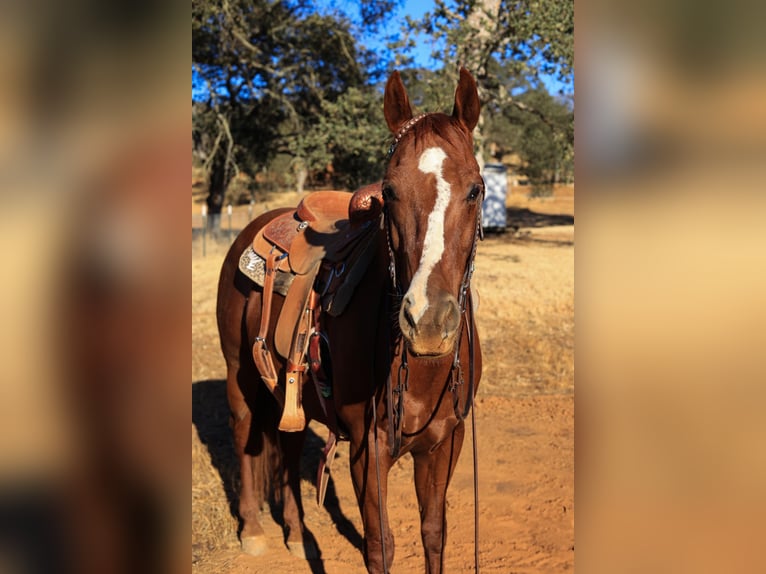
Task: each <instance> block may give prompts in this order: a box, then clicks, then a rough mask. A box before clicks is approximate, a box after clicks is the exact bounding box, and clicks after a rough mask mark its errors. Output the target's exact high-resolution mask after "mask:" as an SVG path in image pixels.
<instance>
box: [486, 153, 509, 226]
mask: <svg viewBox="0 0 766 574" xmlns="http://www.w3.org/2000/svg"><path fill="white" fill-rule="evenodd" d="M507 172H508V170H507V168H506V167H505V166H504V165H503V164H501V163H487V164H484V173H483V177H484V205H483V206H482V210H481V225H482V227H483V228H484V229H489V230H492V231H505V227H506V225H507V220H506V215H507V213H506V209H505V197H506V195H507V193H508V175H507Z"/></svg>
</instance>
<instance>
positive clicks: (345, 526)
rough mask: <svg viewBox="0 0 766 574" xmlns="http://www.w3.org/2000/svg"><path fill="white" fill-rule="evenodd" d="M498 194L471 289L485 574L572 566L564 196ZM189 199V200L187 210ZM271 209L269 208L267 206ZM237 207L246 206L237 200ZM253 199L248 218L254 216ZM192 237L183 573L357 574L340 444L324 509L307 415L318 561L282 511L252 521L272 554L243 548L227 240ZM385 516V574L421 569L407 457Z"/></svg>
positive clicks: (451, 498)
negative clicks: (290, 537)
mask: <svg viewBox="0 0 766 574" xmlns="http://www.w3.org/2000/svg"><path fill="white" fill-rule="evenodd" d="M525 192H526V190H525V189H523V188H522V189H514V190H511V193H510V194H509V197H508V203H507V205H508V214H509V229H510V231H508V232H506V233H504V234H499V235H488V236H487V238H486V239H485V241H484V242H483V243H482V244H481V245H480V246H479V250H478V254H477V260H476V274H475V276H474V277H475V284H476V286H477V287H478V290H479V293H480V297H481V299H480V307H479V312H478V323H479V332H480V335H481V342H482V349H483V353H484V370H483V374H482V379H481V386H480V387H479V391H478V396H477V403H476V420H477V439H478V451H479V485H480V488H479V516H480V518H479V529H480V544H479V550H480V561H481V568H482V571H483V572H485V573H493V572H494V573H514V572H518V573H532V572H560V571H564V570H572V569H573V568H574V202H573V199H574V197H573V196H574V193H573V190H572V189H571V188H560V189H557V190H556V194H555V196H554V197H553V198H547V199H532V200H530V199H527V197H526V194H525ZM195 204H196V209H198V205H199V204H198V203H196V202H193V206H194V205H195ZM269 207H274V205H269ZM236 209H237V210H238V211H239V212H242V211H243V210H245V209H247V208H246V206H243V207H242V208H236ZM262 209H263V207H262V206H256V211H255V213H256V215H257V214H258V213H260V211H262ZM199 243H200V241H199V239H197V240H195V241H194V242H193V244H192V280H193V300H192V316H193V330H192V349H193V354H192V357H193V359H192V361H193V362H192V401H193V413H192V422H193V424H192V569H193V571H194V572H195V573H199V574H203V573H205V574H207V573H231V574H238V573H245V572H269V573H270V574H279V573H291V574H292V573H298V572H313V573H316V572H327V573H330V574H333V573H346V572H364V571H365V570H364V564H363V559H362V555H361V550H360V549H361V545H362V535H363V533H362V528H361V521H360V519H359V515H358V511H357V508H356V502H355V500H354V495H353V489H352V486H351V480H350V476H349V472H348V445H347V444H345V443H344V444H341V446H340V447H339V449H338V453H339V454H338V457H337V459H336V460H335V462H334V463H333V475H332V479H331V482H330V486H329V489H328V495H327V499H326V501H325V505H324V507H322V508H318V507H317V505H316V503H315V496H316V490H315V487H314V484H313V482H314V476H315V472H316V465H317V460H318V453H319V449H320V448H321V446H322V445H323V443H324V438H325V437H326V430H325V429H324V428H323V427H322V426H321V425H318V424H316V423H312V425H311V427H310V432H309V438H308V440H307V444H306V448H305V449H304V470H303V477H304V480H303V483H302V493H303V500H304V506H305V510H306V520H305V522H306V525H307V527H308V528H309V529H310V530H311V532H312V533H313V535H314V536H315V537H316V540H317V542H318V545H319V548H320V551H321V559H320V560H316V561H311V562H307V561H304V560H300V559H298V558H295V557H293V556H291V555H290V554H289V553H288V551H287V549H286V548H285V545H284V542H283V533H282V529H281V526H280V525H279V520H278V519H275V517H278V514H277V511H278V509H271V508H269V507H266V508H265V509H264V511H263V513H262V524H263V526H264V529H265V531H266V535H267V536H268V537H269V544H270V549H269V551H268V552H267V553H266V554H265V555H263V556H260V557H252V556H248V555H245V554H242V553H241V552H240V551H239V542H238V540H237V534H236V532H237V520H236V518H235V517H234V515H233V514H232V508H233V506H232V503H233V501H234V499H235V494H234V492H233V486H232V485H233V484H234V476H235V475H236V471H237V468H236V460H235V459H234V455H233V449H232V446H231V439H230V436H229V429H228V411H227V406H226V395H225V383H224V377H225V365H224V362H223V358H222V356H221V353H220V349H219V347H218V339H217V332H216V328H215V292H216V283H217V275H218V272H219V269H220V264H221V261H222V258H223V255H224V254H225V245H224V244H217V243H215V242H212V241H209V242H208V244H207V245H206V255H205V256H204V257H203V256H202V254H201V246H200V244H199ZM470 444H471V443H470V431H469V433H468V434H467V436H466V442H465V444H464V448H463V453H462V455H461V458H460V461H459V463H458V466H457V469H456V471H455V475H454V477H453V480H452V484H451V486H450V489H449V492H448V512H447V521H448V539H447V549H446V569H447V571H448V572H470V571H473V529H474V524H473V488H472V484H473V483H472V465H471V448H470ZM388 510H389V516H390V522H391V527H392V529H393V532H394V536H395V541H396V554H395V560H394V568H393V569H392V572H418V571H422V569H423V551H422V547H421V542H420V534H419V519H418V512H417V501H416V497H415V490H414V486H413V469H412V459H411V458H410V457H409V456H406V457H404V458H403V459H401V460H400V461H399V462H398V463H397V464H396V466H395V467H394V468H393V469H392V471H391V475H390V478H389V503H388Z"/></svg>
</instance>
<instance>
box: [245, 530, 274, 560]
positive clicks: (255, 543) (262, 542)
mask: <svg viewBox="0 0 766 574" xmlns="http://www.w3.org/2000/svg"><path fill="white" fill-rule="evenodd" d="M268 549H269V545H268V543H267V542H266V537H265V536H263V535H261V536H248V537H247V538H243V539H242V552H244V553H245V554H250V556H260V555H261V554H264V553H265V552H266V550H268Z"/></svg>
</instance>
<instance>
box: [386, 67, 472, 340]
mask: <svg viewBox="0 0 766 574" xmlns="http://www.w3.org/2000/svg"><path fill="white" fill-rule="evenodd" d="M479 110H480V105H479V95H478V93H477V91H476V82H475V81H474V79H473V77H472V76H471V74H469V73H468V72H467V71H466V70H465V69H461V70H460V82H459V83H458V86H457V91H456V92H455V105H454V108H453V110H452V115H446V114H440V113H435V114H426V115H422V116H417V117H414V118H413V116H412V110H411V108H410V103H409V99H408V97H407V92H406V91H405V89H404V85H403V84H402V80H401V78H400V77H399V73H398V72H394V73H393V75H392V76H391V77H390V78H389V80H388V83H387V84H386V93H385V100H384V114H385V117H386V122H387V123H388V127H389V129H390V130H391V132H392V133H393V134H394V143H393V144H392V147H391V153H390V161H389V163H388V168H387V170H386V174H385V178H384V180H383V198H384V202H385V208H386V217H387V219H388V221H387V227H388V235H389V245H390V249H391V252H392V255H393V258H394V261H395V277H396V279H397V281H398V283H399V286H400V287H401V289H402V292H403V293H404V296H403V299H402V303H401V308H400V311H399V326H400V328H401V331H402V334H403V335H404V337H405V339H406V340H407V342H408V344H409V347H410V350H411V351H412V352H413V353H415V354H418V355H442V354H445V353H449V352H451V351H452V350H453V349H454V345H455V340H456V338H457V334H458V332H459V329H458V327H459V326H460V321H461V317H460V303H459V301H461V299H462V298H461V295H460V291H461V286H463V282H464V281H467V278H468V273H467V267H468V266H469V265H471V261H470V259H471V256H472V253H473V249H474V243H475V240H476V235H477V221H478V220H477V218H478V217H479V212H480V203H481V198H482V197H483V191H484V182H483V181H482V178H481V174H480V173H479V166H478V164H477V163H476V159H475V158H474V154H473V136H472V132H473V128H474V127H475V126H476V123H477V121H478V120H479ZM461 302H462V301H461Z"/></svg>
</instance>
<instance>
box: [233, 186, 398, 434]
mask: <svg viewBox="0 0 766 574" xmlns="http://www.w3.org/2000/svg"><path fill="white" fill-rule="evenodd" d="M382 207H383V199H382V195H381V187H380V184H379V183H376V184H371V185H368V186H365V187H362V188H360V189H358V190H357V191H355V192H354V193H353V194H351V193H348V192H342V191H317V192H314V193H311V194H309V195H308V196H306V197H305V198H304V199H303V200H302V201H301V202H300V204H299V205H298V207H297V208H296V209H295V210H294V211H290V212H287V213H284V214H282V215H279V216H277V217H276V218H274V219H273V220H271V221H270V222H269V223H267V224H266V225H265V226H264V227H263V228H262V229H261V230H260V231H259V232H258V234H257V235H256V236H255V239H254V240H253V243H252V245H251V246H249V247H248V248H247V249H246V250H245V252H244V253H243V254H242V256H241V257H240V262H239V268H240V270H241V271H242V272H243V273H244V274H245V275H247V276H248V277H250V278H251V279H253V280H254V281H255V282H256V283H257V284H259V285H261V286H262V287H263V296H262V309H261V323H260V330H259V333H258V336H257V337H256V338H255V342H254V344H253V358H254V359H255V363H256V366H257V367H258V371H259V372H260V374H261V378H262V379H263V381H264V383H265V384H266V386H267V387H268V388H269V390H271V392H272V394H273V395H274V397H275V398H276V399H277V401H278V402H279V403H280V405H281V406H282V417H281V419H280V423H279V429H280V430H283V431H287V432H295V431H301V430H303V429H304V428H305V426H306V417H305V414H304V412H303V406H302V404H301V387H302V384H303V376H304V373H306V372H307V370H308V371H309V372H310V373H311V376H312V378H313V380H314V382H315V384H316V386H317V391H318V393H317V394H318V395H319V397H320V399H319V400H320V403H321V404H322V407H323V408H324V410H325V413H326V414H327V417H328V421H329V422H330V423H331V424H329V425H328V426H330V427H331V434H332V431H333V430H334V429H333V428H332V427H333V426H335V417H334V414H335V413H334V408H333V406H332V405H331V404H328V403H330V402H331V401H332V387H331V383H330V382H329V381H327V378H326V377H325V375H324V371H323V369H322V366H321V352H320V343H321V338H322V335H321V333H320V315H321V313H322V312H326V313H330V314H332V315H335V316H337V315H340V314H341V313H342V312H343V310H344V309H345V307H346V305H347V303H348V302H349V300H350V299H351V295H352V294H353V292H354V289H355V287H356V286H357V284H358V283H359V281H360V280H361V278H362V277H363V275H364V273H365V271H366V270H367V267H368V266H369V263H370V261H371V260H372V257H373V255H374V252H375V238H376V236H377V231H378V230H379V229H380V223H379V222H380V219H381V218H380V214H381V212H382ZM376 224H377V225H376ZM275 291H276V292H277V293H278V294H280V295H282V296H284V297H285V300H284V304H283V305H282V310H281V312H280V314H279V318H278V320H277V324H276V328H275V331H274V349H273V350H272V349H270V348H269V347H268V346H267V345H266V337H267V335H268V334H269V332H268V329H269V323H270V319H271V304H272V299H273V294H274V292H275ZM274 351H275V352H276V353H278V354H279V355H280V356H281V357H283V358H284V359H285V360H286V366H285V369H284V379H283V380H282V381H280V380H279V376H278V375H279V373H277V370H276V368H275V363H274V356H273V354H272V353H273V352H274ZM333 442H334V437H333ZM328 446H329V445H328Z"/></svg>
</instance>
